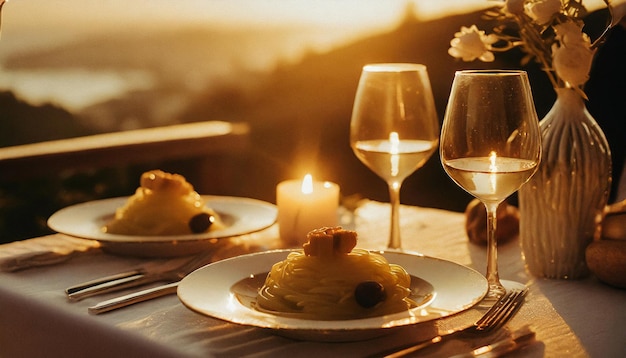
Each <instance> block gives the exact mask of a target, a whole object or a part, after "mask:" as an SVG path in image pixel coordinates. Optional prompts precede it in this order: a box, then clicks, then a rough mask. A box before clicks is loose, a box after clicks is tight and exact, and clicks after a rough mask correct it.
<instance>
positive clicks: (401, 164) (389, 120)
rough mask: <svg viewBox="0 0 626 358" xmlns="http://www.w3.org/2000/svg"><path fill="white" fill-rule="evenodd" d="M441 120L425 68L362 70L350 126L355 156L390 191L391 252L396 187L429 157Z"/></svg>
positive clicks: (396, 230)
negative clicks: (384, 183)
mask: <svg viewBox="0 0 626 358" xmlns="http://www.w3.org/2000/svg"><path fill="white" fill-rule="evenodd" d="M438 142H439V121H438V118H437V112H436V109H435V102H434V99H433V94H432V90H431V87H430V80H429V78H428V72H427V71H426V66H424V65H420V64H410V63H386V64H370V65H366V66H364V67H363V71H362V72H361V79H360V81H359V85H358V88H357V92H356V97H355V99H354V108H353V111H352V120H351V122H350V145H351V147H352V149H353V150H354V153H355V155H356V156H357V158H359V160H361V162H363V163H364V164H365V165H366V166H367V167H368V168H369V169H371V170H372V171H373V172H374V173H376V174H377V175H378V176H380V177H381V178H382V179H383V180H385V181H386V182H387V185H388V186H389V196H390V201H391V229H390V234H389V244H388V247H389V248H390V249H401V240H400V217H399V214H400V213H399V211H400V187H401V186H402V182H403V181H404V179H405V178H406V177H408V176H409V175H410V174H411V173H413V172H414V171H416V170H417V169H418V168H420V167H421V166H422V165H424V163H425V162H426V161H427V160H428V158H430V156H431V155H432V154H433V152H434V151H435V149H436V148H437V144H438Z"/></svg>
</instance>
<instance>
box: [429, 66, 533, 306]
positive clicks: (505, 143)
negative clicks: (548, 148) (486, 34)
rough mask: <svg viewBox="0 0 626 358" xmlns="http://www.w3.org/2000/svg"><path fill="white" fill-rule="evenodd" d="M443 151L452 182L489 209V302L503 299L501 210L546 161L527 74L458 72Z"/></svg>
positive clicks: (451, 96)
mask: <svg viewBox="0 0 626 358" xmlns="http://www.w3.org/2000/svg"><path fill="white" fill-rule="evenodd" d="M439 151H440V154H441V162H442V164H443V167H444V169H445V171H446V172H447V173H448V175H449V176H450V178H452V179H453V180H454V181H455V182H456V183H457V184H458V185H459V186H460V187H461V188H463V189H465V190H466V191H467V192H468V193H470V194H472V195H473V196H475V197H476V198H478V199H479V200H480V201H482V203H483V204H484V205H485V207H486V208H487V273H486V277H487V281H488V283H489V291H488V293H487V298H498V297H500V296H501V295H503V294H504V293H505V292H506V289H505V288H504V286H503V285H502V283H501V282H500V278H499V275H498V263H497V243H496V235H495V234H496V223H497V220H496V210H497V208H498V205H499V204H500V203H501V202H502V201H504V200H505V199H506V198H507V197H508V196H509V195H511V194H513V193H514V192H515V191H517V190H518V189H519V188H520V187H521V186H522V185H523V184H524V183H526V182H527V181H528V179H530V177H531V176H532V175H533V174H534V173H535V172H536V170H537V167H538V165H539V160H540V158H541V138H540V131H539V121H538V119H537V113H536V111H535V106H534V104H533V98H532V94H531V90H530V84H529V82H528V77H527V74H526V72H524V71H504V70H495V71H489V70H476V71H458V72H456V74H455V76H454V81H453V83H452V89H451V91H450V98H449V100H448V106H447V108H446V113H445V116H444V121H443V127H442V130H441V146H440V149H439ZM511 285H512V286H516V283H515V282H511Z"/></svg>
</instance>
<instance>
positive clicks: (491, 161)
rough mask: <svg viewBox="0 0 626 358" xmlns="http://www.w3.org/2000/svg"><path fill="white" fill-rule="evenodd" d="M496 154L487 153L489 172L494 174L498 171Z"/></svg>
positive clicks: (492, 152)
mask: <svg viewBox="0 0 626 358" xmlns="http://www.w3.org/2000/svg"><path fill="white" fill-rule="evenodd" d="M496 158H497V156H496V152H494V151H491V153H489V171H490V172H492V173H494V172H497V171H498V166H497V165H496Z"/></svg>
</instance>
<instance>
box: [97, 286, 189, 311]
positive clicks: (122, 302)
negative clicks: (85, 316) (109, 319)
mask: <svg viewBox="0 0 626 358" xmlns="http://www.w3.org/2000/svg"><path fill="white" fill-rule="evenodd" d="M179 283H180V281H176V282H172V283H168V284H166V285H161V286H157V287H153V288H149V289H146V290H142V291H137V292H133V293H130V294H128V295H124V296H120V297H116V298H112V299H110V300H106V301H102V302H100V303H98V304H97V305H95V306H91V307H89V308H88V309H87V310H88V312H89V313H91V314H100V313H104V312H109V311H112V310H115V309H118V308H122V307H126V306H130V305H132V304H135V303H139V302H143V301H147V300H150V299H153V298H157V297H161V296H165V295H169V294H172V293H176V290H177V289H178V284H179Z"/></svg>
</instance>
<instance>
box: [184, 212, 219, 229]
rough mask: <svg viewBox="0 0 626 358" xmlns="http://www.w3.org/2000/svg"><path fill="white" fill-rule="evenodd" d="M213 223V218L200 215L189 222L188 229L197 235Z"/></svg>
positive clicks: (207, 215) (204, 214) (203, 214)
mask: <svg viewBox="0 0 626 358" xmlns="http://www.w3.org/2000/svg"><path fill="white" fill-rule="evenodd" d="M214 221H215V217H214V216H213V215H209V214H207V213H200V214H198V215H195V216H194V217H192V218H191V220H189V228H190V229H191V232H193V233H196V234H199V233H201V232H205V231H207V230H208V229H209V228H210V227H211V225H212V224H213V222H214Z"/></svg>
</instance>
